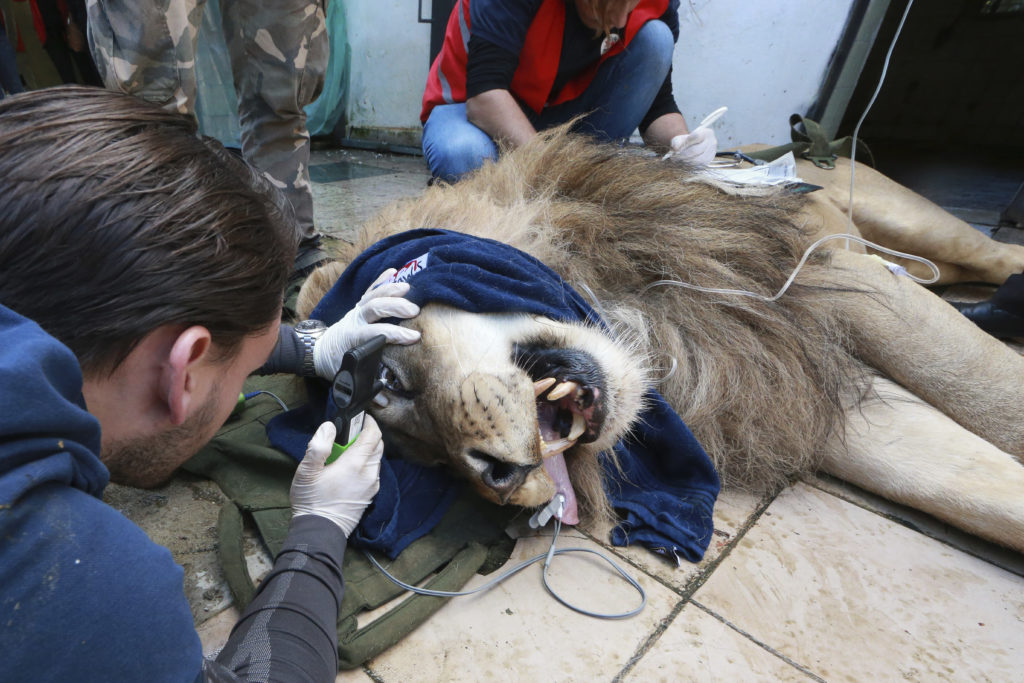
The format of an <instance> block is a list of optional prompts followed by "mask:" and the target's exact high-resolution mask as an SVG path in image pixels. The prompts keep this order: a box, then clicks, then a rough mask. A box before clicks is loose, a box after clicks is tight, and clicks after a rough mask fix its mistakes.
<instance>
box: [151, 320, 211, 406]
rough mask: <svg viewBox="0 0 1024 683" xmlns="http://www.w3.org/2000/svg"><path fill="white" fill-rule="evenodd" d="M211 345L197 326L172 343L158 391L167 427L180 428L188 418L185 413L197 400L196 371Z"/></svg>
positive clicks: (203, 328)
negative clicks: (169, 425) (174, 426)
mask: <svg viewBox="0 0 1024 683" xmlns="http://www.w3.org/2000/svg"><path fill="white" fill-rule="evenodd" d="M212 343H213V338H212V337H211V335H210V331H209V330H208V329H206V328H205V327H203V326H201V325H193V326H192V327H189V328H186V329H185V330H183V331H182V332H181V333H179V334H178V336H177V337H176V338H175V339H174V341H173V342H172V344H171V350H170V352H169V353H168V355H167V359H166V362H165V364H164V368H163V372H162V376H161V387H160V389H161V395H162V396H161V398H162V399H163V400H164V401H165V402H166V405H167V410H168V412H169V413H170V417H171V424H174V425H180V424H182V423H183V422H184V421H185V418H187V417H188V410H189V408H190V407H191V405H192V403H193V401H195V400H196V399H197V395H196V390H197V388H198V385H197V371H198V369H199V366H200V364H201V361H203V360H204V359H206V358H207V357H208V356H209V354H210V347H211V345H212ZM198 398H199V400H201V399H202V398H203V397H198Z"/></svg>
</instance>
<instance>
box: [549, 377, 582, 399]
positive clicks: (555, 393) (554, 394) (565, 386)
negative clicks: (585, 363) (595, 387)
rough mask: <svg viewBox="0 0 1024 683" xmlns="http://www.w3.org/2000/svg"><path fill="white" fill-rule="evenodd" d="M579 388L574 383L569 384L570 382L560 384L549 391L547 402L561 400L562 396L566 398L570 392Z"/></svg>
mask: <svg viewBox="0 0 1024 683" xmlns="http://www.w3.org/2000/svg"><path fill="white" fill-rule="evenodd" d="M579 388H580V385H579V384H577V383H576V382H570V381H567V382H562V383H561V384H559V385H558V386H557V387H555V388H554V389H552V390H551V393H549V394H548V400H549V401H557V400H558V399H560V398H562V397H563V396H568V395H569V392H570V391H575V390H576V389H579Z"/></svg>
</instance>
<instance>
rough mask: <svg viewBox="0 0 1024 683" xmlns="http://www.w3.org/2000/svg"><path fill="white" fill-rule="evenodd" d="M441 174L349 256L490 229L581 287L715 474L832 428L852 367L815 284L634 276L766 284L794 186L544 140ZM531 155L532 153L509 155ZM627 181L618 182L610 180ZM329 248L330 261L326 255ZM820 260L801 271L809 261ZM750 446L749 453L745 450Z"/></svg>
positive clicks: (734, 474)
mask: <svg viewBox="0 0 1024 683" xmlns="http://www.w3.org/2000/svg"><path fill="white" fill-rule="evenodd" d="M555 140H556V141H557V142H556V143H555V144H548V145H535V146H531V147H530V148H529V149H527V150H521V151H520V153H518V154H516V155H515V156H514V157H511V158H510V159H509V160H508V161H506V162H505V163H502V164H498V165H488V166H486V167H484V168H483V169H482V170H481V171H479V172H478V173H477V174H475V175H474V176H473V177H471V178H469V179H467V180H465V181H462V182H460V183H459V184H458V185H457V186H452V187H436V188H432V189H430V190H428V191H427V192H426V193H424V195H423V196H421V197H418V198H416V199H414V200H409V201H402V202H398V203H397V204H395V205H394V206H392V207H391V208H389V209H386V210H385V211H384V212H382V213H381V214H379V215H378V216H377V217H376V218H375V219H373V221H372V222H370V223H369V224H368V225H367V226H366V227H365V228H364V230H363V231H362V232H361V233H360V236H359V239H358V241H357V243H356V244H355V245H353V247H352V248H353V250H354V253H358V251H361V250H362V249H365V248H366V247H368V246H370V245H371V244H372V243H373V242H375V241H377V240H378V239H380V238H382V237H384V236H385V235H387V234H392V233H395V232H398V231H401V230H405V229H412V228H416V227H422V226H436V227H444V228H446V229H452V230H457V231H460V232H465V233H469V234H472V235H476V236H480V237H487V238H491V239H496V240H500V241H502V242H505V243H507V244H510V245H512V246H515V247H517V248H519V249H521V250H523V251H526V252H528V253H530V254H532V255H533V256H535V257H537V258H538V259H540V260H541V261H543V262H544V263H545V264H547V265H548V266H550V267H551V268H552V269H553V270H555V271H556V272H557V273H559V274H560V275H561V276H562V277H563V278H564V279H565V280H567V281H568V282H569V283H570V284H573V285H575V286H577V288H579V289H580V291H583V292H586V291H587V290H588V289H589V290H590V291H592V292H593V294H594V295H595V296H596V302H597V303H596V306H597V307H599V308H601V309H603V312H604V314H605V315H606V317H607V318H608V321H609V322H610V323H611V325H612V327H613V328H614V329H615V330H617V332H618V333H619V334H620V335H621V336H623V337H625V338H626V339H627V340H629V342H630V343H634V344H636V345H637V346H638V347H639V349H638V350H639V351H640V352H641V353H642V354H644V355H645V356H646V357H648V358H649V359H651V361H652V364H653V366H654V368H656V369H655V373H660V374H662V375H666V374H668V373H669V370H670V368H672V366H673V361H675V363H676V364H677V367H676V368H675V370H674V372H672V374H671V376H670V377H669V378H668V379H667V380H666V381H665V382H664V383H663V384H661V385H660V386H658V389H659V390H660V391H661V392H662V393H664V395H665V396H666V397H667V398H668V399H669V401H670V403H672V405H673V407H674V408H676V410H677V411H678V412H679V413H680V415H681V416H682V418H683V420H684V421H685V422H686V423H687V424H688V425H690V427H691V429H693V431H694V433H695V434H696V436H697V437H698V439H699V440H700V441H701V443H702V444H704V445H705V448H706V450H707V451H708V453H710V454H713V458H714V461H715V464H716V466H717V467H718V468H719V471H720V472H721V473H722V474H723V476H724V479H725V480H726V481H727V482H729V483H732V484H740V485H743V486H753V487H765V486H774V485H776V484H778V483H779V482H780V481H781V480H782V479H784V478H786V477H789V476H792V475H793V474H795V473H797V472H800V471H804V470H807V469H808V468H811V467H813V466H815V464H816V457H817V454H819V453H820V452H821V450H822V446H823V444H824V443H825V441H826V440H827V439H828V438H829V436H830V435H831V434H832V433H833V432H834V431H835V430H836V429H839V428H841V425H842V420H841V415H842V412H843V410H844V401H848V396H847V394H846V392H848V390H849V387H851V386H854V385H856V384H858V376H859V374H860V373H861V372H862V370H861V368H860V365H859V363H858V362H856V361H855V360H854V359H853V358H851V356H850V355H849V353H848V351H847V348H848V344H847V340H846V332H845V330H844V328H843V321H842V320H841V319H839V318H838V316H837V315H836V314H833V313H831V312H830V311H831V310H832V309H831V308H830V307H824V306H821V305H820V299H821V298H822V297H829V296H831V293H830V292H829V291H828V290H825V289H819V288H810V287H804V286H800V285H797V286H795V287H793V288H792V289H791V290H790V294H789V295H788V296H785V297H783V298H782V299H781V300H780V301H779V302H777V303H767V302H764V301H761V300H758V299H753V298H750V297H736V296H721V295H709V294H703V293H700V292H694V291H692V290H688V289H684V288H680V287H673V286H662V287H657V288H653V289H651V290H649V291H647V292H644V291H643V290H644V288H645V287H646V286H647V285H649V284H650V283H652V282H654V281H657V280H663V279H670V280H674V279H680V280H684V281H688V282H692V283H699V284H701V285H703V286H707V287H717V288H730V289H745V290H753V291H756V292H759V293H762V294H765V295H771V294H774V293H775V292H776V291H777V290H778V289H779V288H780V287H782V285H783V283H784V282H785V281H786V278H787V277H788V276H789V274H790V272H791V271H792V269H793V268H794V267H795V265H796V263H797V261H799V259H800V256H801V255H802V253H803V250H804V248H805V246H806V243H807V235H806V234H805V233H804V231H803V230H802V229H801V228H800V227H799V226H797V225H795V224H794V223H793V222H792V220H791V217H792V215H793V214H794V213H795V212H798V211H799V210H800V207H801V206H802V205H803V201H802V199H801V198H800V197H798V196H796V195H778V194H774V195H771V196H762V197H728V198H727V199H724V200H723V197H725V195H724V194H723V193H722V191H721V190H719V189H716V188H715V187H712V186H710V185H706V184H703V183H691V182H685V178H686V172H685V171H683V170H681V169H680V168H679V167H678V166H671V165H667V164H666V165H653V164H641V165H637V164H636V163H634V162H635V159H632V158H630V157H629V156H628V155H626V154H623V153H621V152H619V151H617V150H615V149H614V148H609V147H598V146H593V145H589V144H586V143H585V142H583V141H582V140H579V139H574V138H570V137H558V138H555ZM523 152H532V153H523ZM627 177H628V179H629V182H623V179H624V178H627ZM342 260H345V259H342ZM824 260H825V259H824V258H817V259H813V260H812V262H811V263H809V264H808V265H807V266H806V268H807V269H808V271H813V270H814V269H816V268H820V267H821V264H822V263H823V262H824ZM754 454H756V455H754Z"/></svg>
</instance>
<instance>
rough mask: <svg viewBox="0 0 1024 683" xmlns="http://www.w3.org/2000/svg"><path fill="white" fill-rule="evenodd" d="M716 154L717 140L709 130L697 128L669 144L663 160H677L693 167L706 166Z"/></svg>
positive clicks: (678, 136)
mask: <svg viewBox="0 0 1024 683" xmlns="http://www.w3.org/2000/svg"><path fill="white" fill-rule="evenodd" d="M716 152H718V138H717V137H715V131H713V130H711V129H710V128H705V127H698V128H697V130H695V131H693V132H692V133H686V134H684V135H677V136H675V137H674V138H672V141H671V142H669V151H668V154H666V155H665V156H664V157H663V159H677V160H679V161H684V162H686V163H688V164H692V165H694V166H707V165H708V164H709V163H711V160H712V159H714V158H715V153H716Z"/></svg>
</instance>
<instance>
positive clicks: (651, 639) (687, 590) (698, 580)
mask: <svg viewBox="0 0 1024 683" xmlns="http://www.w3.org/2000/svg"><path fill="white" fill-rule="evenodd" d="M784 490H785V488H783V489H780V490H779V491H776V492H775V493H770V494H765V496H764V497H763V498H762V499H761V502H760V503H758V506H757V508H756V509H755V510H754V512H753V513H751V515H750V517H749V518H747V521H746V523H745V524H743V526H741V527H740V528H739V529H738V530H737V531H736V534H735V535H734V536H733V538H732V540H731V541H730V542H729V543H728V545H726V547H725V549H724V550H722V552H721V553H720V554H719V556H718V557H716V558H715V559H714V560H713V561H712V562H711V563H710V564H709V565H708V566H707V567H705V568H704V570H702V571H700V572H698V573H697V575H696V576H694V577H693V578H692V579H691V580H690V581H689V582H687V584H686V585H685V586H684V587H683V588H676V587H675V586H672V585H670V584H669V583H667V582H666V581H664V580H663V579H661V578H660V577H658V576H653V575H651V574H650V573H649V572H647V571H646V570H644V568H643V567H640V566H638V565H637V564H635V563H634V562H632V561H631V560H630V559H629V558H628V557H625V556H622V555H619V557H621V558H622V559H623V560H625V561H626V562H627V563H628V564H630V565H631V566H633V567H634V568H635V569H637V570H638V571H641V572H643V573H644V574H645V575H647V577H648V578H650V579H652V580H654V581H656V582H657V583H660V584H661V585H662V586H664V587H665V588H668V589H669V590H670V591H672V592H673V593H675V594H676V595H678V596H679V597H680V598H681V600H680V601H679V603H678V604H677V605H676V606H675V607H673V608H672V611H671V612H669V614H668V616H666V617H665V618H664V619H662V620H661V623H660V624H658V626H656V627H655V628H654V630H653V631H652V632H651V634H650V635H649V636H648V637H647V639H646V640H645V641H644V642H643V643H642V644H641V645H640V646H639V647H638V648H637V649H636V651H635V652H634V653H633V656H632V657H630V658H629V661H627V662H626V664H625V665H624V666H623V667H622V669H621V670H620V671H619V673H618V674H616V675H615V677H614V678H613V679H612V681H613V683H618V682H619V681H621V680H623V678H624V677H625V676H626V675H627V674H628V673H629V672H630V671H631V670H632V669H633V668H634V667H635V666H636V665H637V664H638V663H639V662H640V660H641V659H643V658H644V656H645V655H646V654H647V653H648V652H650V650H651V649H652V648H653V647H654V644H655V643H656V642H657V641H658V640H659V639H660V638H661V636H662V634H664V633H665V631H667V630H668V628H669V626H670V625H671V624H672V622H673V621H675V618H676V617H677V616H679V613H680V612H682V611H683V609H684V608H685V607H686V605H687V603H690V602H694V601H693V600H692V597H693V594H694V593H696V592H697V590H698V589H700V587H701V586H703V585H704V584H705V583H706V582H707V580H708V579H709V578H711V575H712V574H713V573H714V572H715V571H716V570H717V569H718V568H719V567H720V566H721V565H722V564H723V563H724V562H725V560H726V558H728V557H729V556H730V555H731V554H732V551H733V549H734V548H735V547H736V546H737V545H739V543H740V541H742V540H743V538H744V537H745V536H746V535H747V532H749V531H750V530H751V529H752V528H753V527H754V525H755V524H757V522H758V521H759V520H760V519H761V517H762V515H764V513H765V511H766V510H767V509H768V507H769V506H770V505H771V504H772V503H773V502H775V499H776V498H778V496H779V495H780V494H781V493H782V491H784ZM694 604H696V603H694ZM753 642H754V643H755V644H758V643H757V641H753Z"/></svg>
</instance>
